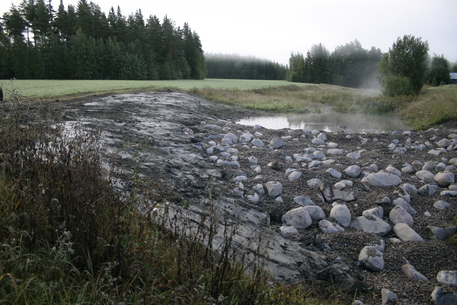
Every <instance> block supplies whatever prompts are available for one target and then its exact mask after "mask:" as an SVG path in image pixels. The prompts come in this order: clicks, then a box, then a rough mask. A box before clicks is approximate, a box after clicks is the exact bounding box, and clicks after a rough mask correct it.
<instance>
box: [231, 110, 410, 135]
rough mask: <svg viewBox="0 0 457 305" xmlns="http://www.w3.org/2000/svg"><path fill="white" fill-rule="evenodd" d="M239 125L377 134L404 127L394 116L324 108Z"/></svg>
mask: <svg viewBox="0 0 457 305" xmlns="http://www.w3.org/2000/svg"><path fill="white" fill-rule="evenodd" d="M237 123H238V124H241V125H252V126H253V125H260V126H262V127H265V128H268V129H282V128H289V129H305V128H307V129H309V130H313V129H318V130H323V131H327V132H337V131H342V130H345V131H346V132H349V133H380V132H382V131H396V130H408V129H409V128H408V127H407V126H406V125H404V124H403V123H402V122H401V120H400V119H399V118H398V117H396V116H394V115H369V114H363V113H340V112H335V111H333V110H331V109H330V108H328V109H321V111H320V112H318V113H316V112H310V113H303V114H278V115H275V116H262V117H249V118H245V119H242V120H239V121H238V122H237Z"/></svg>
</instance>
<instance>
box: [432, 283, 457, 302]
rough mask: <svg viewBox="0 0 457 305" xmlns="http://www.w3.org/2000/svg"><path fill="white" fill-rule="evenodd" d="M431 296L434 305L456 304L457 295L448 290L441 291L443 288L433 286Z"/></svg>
mask: <svg viewBox="0 0 457 305" xmlns="http://www.w3.org/2000/svg"><path fill="white" fill-rule="evenodd" d="M431 297H432V299H433V303H434V304H435V305H455V304H457V295H455V294H453V293H450V292H443V288H441V287H435V290H433V292H432V294H431Z"/></svg>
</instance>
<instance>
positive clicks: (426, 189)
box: [418, 184, 438, 196]
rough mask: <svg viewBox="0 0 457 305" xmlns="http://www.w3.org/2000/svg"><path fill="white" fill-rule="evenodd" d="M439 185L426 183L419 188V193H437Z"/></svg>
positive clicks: (425, 194)
mask: <svg viewBox="0 0 457 305" xmlns="http://www.w3.org/2000/svg"><path fill="white" fill-rule="evenodd" d="M437 189H438V187H437V186H436V185H433V184H425V185H423V186H421V187H420V188H419V189H418V193H419V194H420V195H422V196H432V195H433V194H435V193H436V190H437Z"/></svg>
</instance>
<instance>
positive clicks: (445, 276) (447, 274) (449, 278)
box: [436, 270, 457, 286]
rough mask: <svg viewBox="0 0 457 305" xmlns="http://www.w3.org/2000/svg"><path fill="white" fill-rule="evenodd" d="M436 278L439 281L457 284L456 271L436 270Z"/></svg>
mask: <svg viewBox="0 0 457 305" xmlns="http://www.w3.org/2000/svg"><path fill="white" fill-rule="evenodd" d="M436 279H437V280H438V282H440V283H443V284H446V285H452V286H457V271H450V270H441V271H440V272H438V275H437V276H436Z"/></svg>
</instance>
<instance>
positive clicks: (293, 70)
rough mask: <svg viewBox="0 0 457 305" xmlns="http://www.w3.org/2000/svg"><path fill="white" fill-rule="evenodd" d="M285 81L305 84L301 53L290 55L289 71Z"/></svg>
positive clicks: (303, 60) (303, 63)
mask: <svg viewBox="0 0 457 305" xmlns="http://www.w3.org/2000/svg"><path fill="white" fill-rule="evenodd" d="M287 81H289V82H305V58H304V57H303V54H301V53H296V54H295V53H291V54H290V58H289V71H288V72H287Z"/></svg>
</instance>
